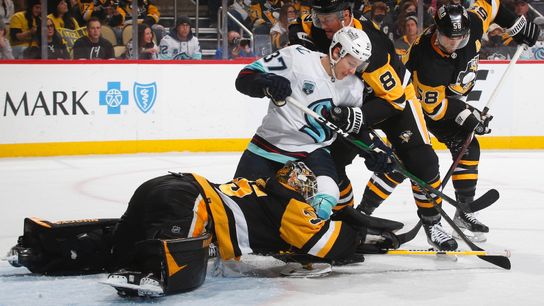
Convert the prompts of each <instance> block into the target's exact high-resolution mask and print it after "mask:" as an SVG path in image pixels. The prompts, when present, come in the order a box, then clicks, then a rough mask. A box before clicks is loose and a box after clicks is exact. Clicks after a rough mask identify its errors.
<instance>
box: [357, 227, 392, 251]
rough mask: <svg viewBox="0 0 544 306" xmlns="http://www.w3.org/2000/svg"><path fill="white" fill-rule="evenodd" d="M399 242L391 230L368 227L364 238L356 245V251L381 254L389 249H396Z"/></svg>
mask: <svg viewBox="0 0 544 306" xmlns="http://www.w3.org/2000/svg"><path fill="white" fill-rule="evenodd" d="M400 245H401V243H400V240H399V238H398V237H397V235H395V234H394V233H393V232H389V231H382V230H379V229H374V228H368V229H367V233H366V236H365V240H364V241H363V242H362V243H361V244H360V245H359V246H358V247H357V250H356V252H357V253H363V254H383V253H385V252H387V250H389V249H398V248H399V247H400Z"/></svg>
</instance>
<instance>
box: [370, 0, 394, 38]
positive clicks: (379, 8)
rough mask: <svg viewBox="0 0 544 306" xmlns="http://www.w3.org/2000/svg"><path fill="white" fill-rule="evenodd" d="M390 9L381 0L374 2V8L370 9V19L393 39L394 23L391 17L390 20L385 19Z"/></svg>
mask: <svg viewBox="0 0 544 306" xmlns="http://www.w3.org/2000/svg"><path fill="white" fill-rule="evenodd" d="M388 11H389V7H388V6H387V5H386V4H385V3H383V2H381V1H376V2H374V4H372V10H371V11H370V20H372V22H373V23H374V25H375V26H376V27H377V28H378V29H380V30H382V32H384V33H385V35H387V36H388V37H389V39H391V40H393V33H392V32H391V30H392V28H393V26H392V25H393V23H392V22H391V19H390V20H389V21H385V22H384V20H385V16H386V15H387V12H388Z"/></svg>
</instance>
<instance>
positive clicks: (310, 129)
mask: <svg viewBox="0 0 544 306" xmlns="http://www.w3.org/2000/svg"><path fill="white" fill-rule="evenodd" d="M371 51H372V46H371V43H370V40H369V39H368V36H367V35H366V33H364V32H363V31H361V30H359V29H355V28H343V29H341V30H339V31H338V32H336V33H335V34H334V37H333V39H332V42H331V45H330V48H329V54H328V55H325V54H323V53H319V52H314V51H310V50H308V49H306V48H305V47H303V46H300V45H293V46H290V47H286V48H283V49H281V50H278V51H276V52H275V53H272V54H270V55H268V56H265V57H264V58H262V59H259V60H258V61H255V62H253V63H252V64H250V65H248V66H246V67H245V68H244V69H243V70H242V71H241V72H240V74H239V75H238V78H237V79H236V88H237V89H238V91H240V92H242V93H244V94H246V95H249V96H251V97H257V98H263V97H265V96H266V97H268V98H270V101H271V102H270V105H269V108H268V113H267V114H266V116H265V117H264V119H263V121H262V124H261V126H260V127H259V128H258V129H257V132H256V134H255V135H254V136H253V138H252V140H251V142H250V144H249V145H248V147H247V149H246V150H245V151H244V153H243V155H242V157H241V159H240V162H239V163H238V168H237V169H236V173H235V177H246V178H248V179H257V178H259V177H262V176H270V175H271V174H273V173H274V172H275V171H277V170H278V169H279V168H281V167H282V165H283V164H285V163H286V162H287V161H290V160H303V161H304V162H305V163H306V165H308V167H309V168H310V169H312V171H313V172H314V173H315V174H316V176H317V182H318V191H317V194H316V195H315V197H314V198H313V199H312V201H311V203H310V204H311V205H312V206H313V207H314V208H315V210H316V212H317V215H318V216H319V217H320V218H322V219H325V220H327V219H329V217H330V215H331V213H332V208H333V207H334V206H335V205H336V203H337V201H338V197H339V191H338V187H337V183H336V182H337V180H338V179H337V174H336V168H335V166H334V162H333V160H332V158H331V156H330V154H329V151H328V150H326V147H327V146H328V145H330V144H331V143H332V142H333V141H334V139H335V137H336V135H335V134H334V133H332V132H331V131H329V130H328V129H327V128H326V127H325V126H322V125H321V124H319V123H318V122H317V121H316V120H314V119H313V118H311V117H309V116H308V115H305V114H304V113H303V112H302V111H301V110H299V109H297V108H296V107H294V106H292V105H290V104H286V102H285V99H286V98H287V97H288V96H292V97H293V98H295V99H296V100H298V101H300V102H301V103H303V104H304V105H306V106H307V107H308V108H310V109H312V110H313V111H315V112H317V113H321V114H325V115H327V114H329V111H330V110H331V109H333V108H334V107H335V106H351V107H360V106H361V105H362V98H363V97H362V95H363V89H364V88H363V85H362V83H361V82H360V81H359V80H358V79H357V78H356V77H355V76H354V73H355V72H356V69H358V67H359V70H361V69H363V68H362V67H364V66H365V64H366V61H367V60H368V58H369V57H370V55H371ZM350 119H351V120H350V122H351V123H352V124H351V125H350V129H349V130H348V131H347V132H357V131H356V129H357V128H360V127H361V125H362V117H361V116H355V114H354V116H353V117H352V118H350ZM376 154H378V153H376Z"/></svg>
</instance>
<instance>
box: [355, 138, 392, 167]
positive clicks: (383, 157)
mask: <svg viewBox="0 0 544 306" xmlns="http://www.w3.org/2000/svg"><path fill="white" fill-rule="evenodd" d="M369 147H370V148H371V149H372V151H369V152H368V151H363V152H361V153H360V154H359V155H360V156H361V157H363V158H364V159H365V166H366V168H367V169H368V170H370V171H372V172H376V173H389V172H391V171H393V170H394V169H395V163H394V162H393V161H392V160H391V158H390V156H391V154H393V150H391V148H390V147H388V146H386V145H385V144H384V143H383V142H382V141H381V140H379V139H376V138H374V139H373V140H372V143H371V144H370V145H369ZM376 148H378V149H379V150H375V149H376Z"/></svg>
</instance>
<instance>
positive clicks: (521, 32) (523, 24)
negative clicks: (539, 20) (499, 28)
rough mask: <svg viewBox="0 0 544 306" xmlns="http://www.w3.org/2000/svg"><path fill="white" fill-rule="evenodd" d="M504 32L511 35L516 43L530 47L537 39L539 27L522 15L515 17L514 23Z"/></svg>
mask: <svg viewBox="0 0 544 306" xmlns="http://www.w3.org/2000/svg"><path fill="white" fill-rule="evenodd" d="M506 32H507V33H508V34H509V35H510V36H512V38H513V39H514V41H515V42H516V43H518V44H526V45H528V46H529V47H532V46H533V45H534V44H535V43H536V41H537V40H538V35H539V34H540V29H539V27H538V26H537V25H536V24H534V23H532V22H530V21H527V19H525V16H523V15H522V16H520V17H518V19H516V22H514V25H513V26H511V27H510V28H509V29H507V30H506Z"/></svg>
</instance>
